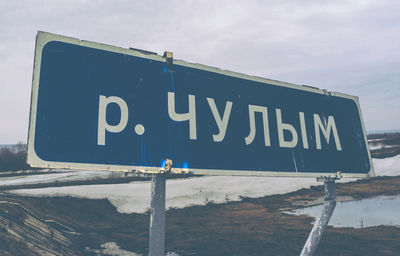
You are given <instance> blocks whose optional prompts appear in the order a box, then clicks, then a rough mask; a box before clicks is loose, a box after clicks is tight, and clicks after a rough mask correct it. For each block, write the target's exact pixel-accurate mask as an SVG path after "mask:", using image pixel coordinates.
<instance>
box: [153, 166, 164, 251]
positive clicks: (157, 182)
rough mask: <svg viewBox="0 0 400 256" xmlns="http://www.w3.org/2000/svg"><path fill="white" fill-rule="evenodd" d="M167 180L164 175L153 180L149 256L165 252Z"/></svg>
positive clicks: (161, 174)
mask: <svg viewBox="0 0 400 256" xmlns="http://www.w3.org/2000/svg"><path fill="white" fill-rule="evenodd" d="M165 180H166V179H165V174H164V173H159V174H154V175H153V176H152V178H151V203H150V231H149V256H160V255H164V252H165Z"/></svg>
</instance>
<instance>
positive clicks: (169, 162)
mask: <svg viewBox="0 0 400 256" xmlns="http://www.w3.org/2000/svg"><path fill="white" fill-rule="evenodd" d="M171 169H172V159H169V158H167V159H165V163H164V169H162V170H160V173H170V172H171Z"/></svg>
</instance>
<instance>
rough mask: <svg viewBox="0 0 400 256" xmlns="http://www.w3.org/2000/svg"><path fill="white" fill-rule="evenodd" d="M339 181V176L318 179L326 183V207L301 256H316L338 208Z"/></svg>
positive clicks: (316, 222)
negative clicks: (337, 191) (337, 186)
mask: <svg viewBox="0 0 400 256" xmlns="http://www.w3.org/2000/svg"><path fill="white" fill-rule="evenodd" d="M337 179H340V176H338V177H337V178H328V177H321V178H317V181H319V182H324V191H325V199H324V207H323V209H322V214H321V217H319V218H318V219H317V220H316V221H315V223H314V226H313V228H312V230H311V232H310V235H309V236H308V238H307V241H306V243H305V244H304V247H303V250H302V251H301V254H300V256H312V255H314V252H315V250H316V249H317V247H318V244H319V242H320V241H321V238H322V236H323V234H324V232H325V229H326V227H327V226H328V223H329V220H330V218H331V216H332V213H333V211H334V210H335V207H336V187H335V180H337Z"/></svg>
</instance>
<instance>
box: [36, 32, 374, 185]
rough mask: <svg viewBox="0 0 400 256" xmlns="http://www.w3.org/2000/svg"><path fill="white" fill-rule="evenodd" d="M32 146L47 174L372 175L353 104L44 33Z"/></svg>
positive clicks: (38, 58) (337, 95)
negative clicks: (52, 170)
mask: <svg viewBox="0 0 400 256" xmlns="http://www.w3.org/2000/svg"><path fill="white" fill-rule="evenodd" d="M168 60H170V59H168ZM28 144H29V145H28V146H29V149H28V162H29V163H30V164H31V165H32V166H40V167H61V168H78V169H97V170H121V169H123V170H130V169H141V170H149V171H154V170H159V169H160V167H162V166H163V161H164V159H166V158H170V159H172V160H173V167H174V168H173V170H175V171H180V170H191V171H194V173H199V174H215V175H260V176H307V177H318V176H321V175H331V174H333V173H336V172H337V171H341V172H342V174H343V177H368V176H373V175H374V172H373V168H372V163H371V158H370V155H369V151H368V147H367V140H366V135H365V130H364V126H363V120H362V117H361V112H360V107H359V103H358V99H357V97H354V96H349V95H345V94H341V93H336V92H327V91H324V90H319V89H317V88H312V87H308V86H299V85H294V84H289V83H284V82H279V81H274V80H269V79H263V78H259V77H253V76H248V75H244V74H239V73H234V72H230V71H224V70H220V69H217V68H213V67H209V66H204V65H199V64H192V63H188V62H185V61H179V60H173V62H172V61H167V58H164V57H161V56H158V55H156V54H152V53H149V52H145V51H138V50H130V49H122V48H118V47H114V46H109V45H104V44H99V43H93V42H88V41H80V40H78V39H73V38H69V37H64V36H59V35H54V34H49V33H44V32H39V33H38V36H37V41H36V52H35V63H34V75H33V85H32V103H31V115H30V129H29V139H28Z"/></svg>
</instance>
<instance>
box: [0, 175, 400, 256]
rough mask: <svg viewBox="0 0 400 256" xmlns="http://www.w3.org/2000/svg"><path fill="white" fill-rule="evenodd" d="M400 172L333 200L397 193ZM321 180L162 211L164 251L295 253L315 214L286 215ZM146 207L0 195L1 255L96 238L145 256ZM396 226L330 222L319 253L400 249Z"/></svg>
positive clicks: (94, 251) (66, 247)
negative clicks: (142, 210)
mask: <svg viewBox="0 0 400 256" xmlns="http://www.w3.org/2000/svg"><path fill="white" fill-rule="evenodd" d="M399 194H400V176H399V177H380V178H373V179H369V180H360V181H357V182H353V183H343V184H341V183H339V184H337V195H338V199H339V200H341V199H346V200H348V199H349V198H353V199H361V198H370V197H375V196H379V195H399ZM322 200H323V187H322V186H316V187H312V188H311V189H302V190H299V191H296V192H293V193H289V194H284V195H273V196H266V197H262V198H244V199H243V200H242V201H240V202H230V203H226V204H212V203H210V204H209V205H207V206H195V207H188V208H184V209H172V210H169V211H168V212H167V219H166V250H167V251H173V252H175V253H178V254H179V255H180V256H184V255H210V256H212V255H285V256H288V255H299V253H300V252H301V249H302V247H303V244H304V242H305V241H306V239H307V236H308V234H309V232H310V230H311V228H312V225H311V222H312V221H313V219H312V218H311V217H307V216H295V215H289V214H285V213H284V211H287V210H290V209H295V208H299V207H302V206H304V205H314V204H319V203H321V202H322ZM148 228H149V215H148V214H121V213H118V212H117V211H116V209H115V207H114V206H113V205H111V204H110V203H109V201H107V200H89V199H78V198H71V197H52V198H50V197H49V198H36V197H22V196H16V195H12V194H8V193H6V192H3V193H1V194H0V240H1V243H0V254H1V255H47V254H50V255H102V254H101V250H100V249H101V244H104V243H106V242H115V243H117V244H118V245H119V246H120V247H121V248H122V249H124V250H128V251H131V252H135V253H140V254H143V255H147V247H148ZM399 241H400V227H393V226H379V227H371V228H363V229H354V228H333V227H328V229H327V230H326V233H325V235H324V237H323V239H322V241H321V244H320V246H319V248H318V250H317V252H316V255H393V256H394V255H400V243H399Z"/></svg>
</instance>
